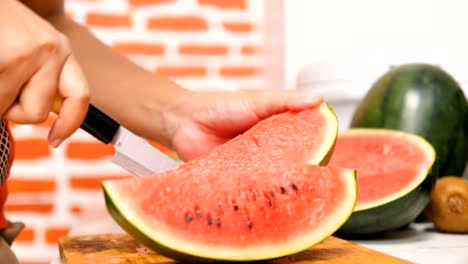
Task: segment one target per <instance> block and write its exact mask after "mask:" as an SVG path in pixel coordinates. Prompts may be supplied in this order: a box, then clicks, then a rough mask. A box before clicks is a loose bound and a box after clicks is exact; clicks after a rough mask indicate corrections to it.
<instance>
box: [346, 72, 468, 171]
mask: <svg viewBox="0 0 468 264" xmlns="http://www.w3.org/2000/svg"><path fill="white" fill-rule="evenodd" d="M351 127H363V128H388V129H396V130H401V131H406V132H410V133H414V134H417V135H420V136H422V137H424V138H425V139H426V140H427V141H428V142H429V143H431V144H432V145H433V147H434V149H435V150H436V155H437V161H436V173H437V175H438V176H439V177H442V176H447V175H458V176H462V175H463V171H464V169H465V165H466V164H467V160H468V104H467V100H466V97H465V95H464V94H463V90H462V89H461V88H460V85H459V84H458V83H457V81H455V79H454V78H453V77H452V76H451V75H450V74H449V73H447V72H446V71H444V70H443V69H441V68H440V67H438V66H435V65H430V64H425V63H410V64H402V65H398V66H395V67H393V68H392V69H390V70H389V71H387V72H386V73H385V74H383V75H382V76H381V77H380V78H378V79H377V81H376V82H375V83H374V84H373V85H372V87H371V88H370V90H369V91H368V93H367V94H366V96H365V97H364V98H363V100H362V101H361V102H360V104H359V105H358V107H357V109H356V111H355V113H354V115H353V119H352V121H351Z"/></svg>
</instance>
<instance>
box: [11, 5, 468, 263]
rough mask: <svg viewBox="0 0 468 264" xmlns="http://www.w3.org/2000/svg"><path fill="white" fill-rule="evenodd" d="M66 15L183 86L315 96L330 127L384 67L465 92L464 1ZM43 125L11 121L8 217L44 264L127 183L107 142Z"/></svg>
mask: <svg viewBox="0 0 468 264" xmlns="http://www.w3.org/2000/svg"><path fill="white" fill-rule="evenodd" d="M66 10H67V15H68V16H69V17H70V18H72V19H74V20H75V21H77V22H78V23H81V24H83V25H85V26H87V27H88V28H90V29H91V30H92V31H93V32H94V33H95V35H96V36H97V37H98V38H100V39H101V40H102V41H103V42H105V43H107V44H108V45H109V46H111V47H112V48H113V49H114V50H115V51H116V52H118V53H120V54H122V55H124V56H127V57H129V58H130V59H131V60H133V61H134V62H135V63H137V64H138V65H140V66H141V67H143V68H145V69H147V70H148V71H151V72H154V73H155V74H159V75H163V76H166V77H168V78H172V79H173V80H175V81H176V82H178V83H179V84H181V85H182V86H184V87H186V88H187V89H191V90H211V89H220V90H237V89H266V88H269V89H296V88H297V89H301V90H303V91H308V92H317V93H322V94H324V95H325V98H326V100H327V101H329V102H330V103H331V104H332V105H333V107H334V108H335V110H336V112H337V114H338V117H339V120H340V128H346V127H347V126H348V124H349V117H350V116H351V115H352V111H353V110H354V107H355V105H356V103H357V101H358V100H359V98H361V97H362V96H363V95H364V94H365V92H366V91H367V89H368V88H369V87H370V85H371V84H372V82H373V81H374V80H375V79H376V78H377V77H378V75H379V74H381V73H383V72H384V71H385V70H387V69H388V68H389V67H391V66H392V65H394V64H398V63H402V62H407V61H419V62H430V63H435V64H438V65H441V66H442V67H443V68H445V69H447V70H448V71H449V72H450V73H452V74H453V76H454V77H455V78H456V79H457V80H458V81H459V82H460V83H461V84H462V87H463V88H464V90H465V94H468V93H467V88H466V87H467V86H468V83H467V82H468V67H467V65H466V63H465V62H467V61H468V60H467V59H468V29H467V27H468V1H464V0H425V1H422V0H412V1H404V0H392V1H390V0H388V1H372V0H352V1H339V0H326V1H325V0H295V1H285V0H113V1H111V0H67V1H66ZM102 67H103V70H105V68H106V67H112V65H102ZM123 111H124V109H123ZM52 120H53V117H51V118H50V120H49V121H48V122H46V123H44V124H40V125H36V126H25V125H14V126H13V133H14V135H15V137H16V144H17V148H16V157H15V165H14V166H13V169H12V175H11V178H10V180H9V183H10V191H11V194H10V198H9V200H8V203H7V207H6V210H7V215H8V216H9V218H10V219H12V220H21V221H24V222H25V223H26V229H25V230H24V231H23V232H22V234H21V236H20V237H19V239H18V241H17V242H15V244H14V250H15V251H16V252H17V253H18V255H19V257H20V258H21V261H22V263H49V262H50V260H51V259H53V258H55V257H57V256H58V247H57V241H58V239H59V238H60V237H61V236H65V235H68V234H71V233H80V232H84V233H86V232H87V233H93V232H94V233H97V232H103V231H104V230H102V229H101V228H102V226H99V225H95V224H94V222H95V221H93V220H96V219H99V218H101V217H104V218H105V211H104V209H103V205H102V204H103V195H102V192H101V185H100V183H101V181H102V180H103V179H108V178H116V177H123V176H128V174H127V173H126V172H125V171H123V170H122V169H120V168H118V167H117V166H115V165H114V164H112V163H111V162H110V157H111V155H112V153H113V149H112V147H111V146H106V145H103V144H101V143H99V142H98V141H96V140H94V139H93V138H92V137H90V136H88V135H87V134H85V133H84V132H83V131H78V132H77V133H76V134H75V135H74V136H73V137H72V138H71V139H70V140H68V141H67V142H66V143H65V144H63V145H62V146H61V147H60V148H58V149H50V148H49V147H48V144H47V142H46V138H47V132H48V130H49V127H50V124H51V122H52ZM155 146H157V147H160V148H162V147H161V146H158V145H156V144H155ZM164 150H165V151H167V152H168V153H171V152H170V150H167V149H164ZM77 230H79V231H77Z"/></svg>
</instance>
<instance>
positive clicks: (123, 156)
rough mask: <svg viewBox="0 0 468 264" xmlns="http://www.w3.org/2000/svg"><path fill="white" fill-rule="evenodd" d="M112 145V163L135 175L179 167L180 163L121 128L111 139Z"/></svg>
mask: <svg viewBox="0 0 468 264" xmlns="http://www.w3.org/2000/svg"><path fill="white" fill-rule="evenodd" d="M112 145H113V146H114V149H115V154H114V156H113V157H112V162H114V163H115V164H118V165H119V166H120V167H122V168H124V169H126V170H128V171H130V172H131V173H133V174H135V175H139V176H143V175H149V174H153V173H159V172H163V171H167V170H170V169H174V168H176V167H177V166H179V165H180V162H178V161H176V160H174V159H172V158H170V157H169V156H167V155H166V154H164V153H162V152H161V151H159V150H158V149H157V148H155V147H153V146H152V145H151V144H149V143H148V142H147V141H146V140H144V139H143V138H141V137H139V136H137V135H135V134H133V133H132V132H130V131H129V130H128V129H126V128H125V127H122V126H121V127H120V128H119V130H118V131H117V133H116V135H115V136H114V138H113V139H112Z"/></svg>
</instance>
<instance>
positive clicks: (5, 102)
mask: <svg viewBox="0 0 468 264" xmlns="http://www.w3.org/2000/svg"><path fill="white" fill-rule="evenodd" d="M38 68H39V62H38V60H37V59H35V58H32V59H26V58H19V59H16V60H14V61H9V62H8V63H6V64H2V65H1V66H0V98H1V100H0V114H2V115H3V114H4V113H5V112H6V111H7V110H8V108H10V106H11V105H12V104H13V103H14V102H15V100H16V99H17V95H18V93H19V91H20V90H21V88H22V87H23V86H24V85H25V84H26V82H27V81H28V80H29V79H30V78H31V76H33V74H34V73H35V72H36V71H37V69H38Z"/></svg>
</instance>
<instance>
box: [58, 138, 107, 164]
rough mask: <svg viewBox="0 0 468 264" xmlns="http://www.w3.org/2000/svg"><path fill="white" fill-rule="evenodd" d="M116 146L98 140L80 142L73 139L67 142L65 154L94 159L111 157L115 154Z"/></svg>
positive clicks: (77, 157)
mask: <svg viewBox="0 0 468 264" xmlns="http://www.w3.org/2000/svg"><path fill="white" fill-rule="evenodd" d="M114 152H115V151H114V147H113V146H112V145H111V144H104V143H101V142H98V141H95V142H94V141H93V142H78V141H72V142H69V143H68V144H67V149H66V150H65V156H66V157H67V158H70V159H83V160H93V159H100V158H106V157H111V156H112V155H114Z"/></svg>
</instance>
